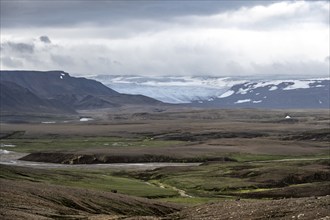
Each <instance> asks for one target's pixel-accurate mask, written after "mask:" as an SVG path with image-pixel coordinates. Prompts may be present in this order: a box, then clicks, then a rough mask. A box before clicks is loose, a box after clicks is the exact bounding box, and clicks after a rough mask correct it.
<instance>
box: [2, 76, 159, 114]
mask: <svg viewBox="0 0 330 220" xmlns="http://www.w3.org/2000/svg"><path fill="white" fill-rule="evenodd" d="M0 79H1V80H0V82H1V91H2V93H3V94H2V96H1V109H2V110H8V111H12V110H14V111H17V112H20V111H21V112H22V111H28V112H29V111H30V112H48V113H51V112H54V111H55V112H71V113H72V112H74V111H75V110H81V109H97V108H111V107H119V106H122V105H127V104H135V105H136V104H138V105H155V104H161V102H159V101H157V100H155V99H152V98H148V97H146V96H142V95H126V94H121V93H118V92H116V91H114V90H112V89H110V88H108V87H106V86H104V85H103V84H102V83H100V82H98V81H95V80H90V79H86V78H77V77H71V76H70V75H69V74H68V73H65V72H63V71H48V72H41V71H0Z"/></svg>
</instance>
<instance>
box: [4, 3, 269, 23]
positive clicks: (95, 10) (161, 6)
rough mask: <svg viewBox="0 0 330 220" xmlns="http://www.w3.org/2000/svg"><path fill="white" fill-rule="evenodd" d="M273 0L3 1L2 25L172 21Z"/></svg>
mask: <svg viewBox="0 0 330 220" xmlns="http://www.w3.org/2000/svg"><path fill="white" fill-rule="evenodd" d="M272 2H273V1H243V0H242V1H239V0H236V1H229V0H228V1H182V0H181V1H153V0H148V1H102V0H101V1H87V0H85V1H81V0H69V1H56V0H45V1H38V0H3V1H1V26H2V27H5V28H9V27H24V26H33V27H38V26H40V27H45V26H48V27H49V26H71V25H79V24H84V23H88V24H90V23H92V24H93V25H103V24H118V23H121V22H126V21H130V20H145V19H147V20H169V19H173V18H175V17H180V16H189V15H210V14H216V13H219V12H222V11H226V10H234V9H238V8H240V7H243V6H251V5H256V4H270V3H272Z"/></svg>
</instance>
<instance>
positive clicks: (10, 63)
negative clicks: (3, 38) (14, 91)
mask: <svg viewBox="0 0 330 220" xmlns="http://www.w3.org/2000/svg"><path fill="white" fill-rule="evenodd" d="M1 66H6V67H9V68H14V69H17V68H20V67H23V62H22V61H21V60H19V59H15V58H12V57H1Z"/></svg>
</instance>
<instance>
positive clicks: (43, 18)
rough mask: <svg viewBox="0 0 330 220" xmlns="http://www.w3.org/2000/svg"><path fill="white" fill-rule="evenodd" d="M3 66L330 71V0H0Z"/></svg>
mask: <svg viewBox="0 0 330 220" xmlns="http://www.w3.org/2000/svg"><path fill="white" fill-rule="evenodd" d="M0 12H1V13H0V14H1V15H0V16H1V17H0V18H1V19H0V24H1V32H0V37H1V47H0V52H1V54H0V56H1V64H0V68H1V70H17V69H20V70H23V69H24V70H63V71H66V72H69V73H70V74H71V75H79V76H84V75H85V76H87V75H97V74H109V75H146V76H164V75H165V76H166V75H179V76H185V75H189V76H191V75H198V76H204V75H210V76H260V77H265V78H267V77H271V76H274V75H285V76H290V75H292V76H295V77H297V76H304V77H305V76H310V77H314V76H318V77H319V76H325V77H327V76H329V62H330V56H329V54H330V52H329V50H330V46H329V37H330V36H329V19H330V18H329V17H330V2H329V1H280V0H277V1H269V0H268V1H246V0H244V1H239V0H231V1H224V0H219V1H197V0H195V1H189V0H182V1H174V0H167V1H156V0H147V1H142V0H136V1H133V0H131V1H119V0H117V1H103V0H96V1H92V0H71V1H70V0H69V1H65V0H56V1H55V0H1V11H0Z"/></svg>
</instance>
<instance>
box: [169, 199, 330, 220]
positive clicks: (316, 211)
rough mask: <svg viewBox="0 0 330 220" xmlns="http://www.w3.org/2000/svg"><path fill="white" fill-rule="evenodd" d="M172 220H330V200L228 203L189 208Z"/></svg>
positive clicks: (175, 215)
mask: <svg viewBox="0 0 330 220" xmlns="http://www.w3.org/2000/svg"><path fill="white" fill-rule="evenodd" d="M171 218H172V219H191V220H201V219H203V220H215V219H219V220H220V219H311V220H316V219H318V220H327V219H330V196H323V197H306V198H299V199H280V200H239V201H233V200H227V201H223V202H219V203H211V204H205V205H200V206H196V207H191V208H186V209H184V210H183V211H181V212H179V213H176V214H174V215H172V216H171Z"/></svg>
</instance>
